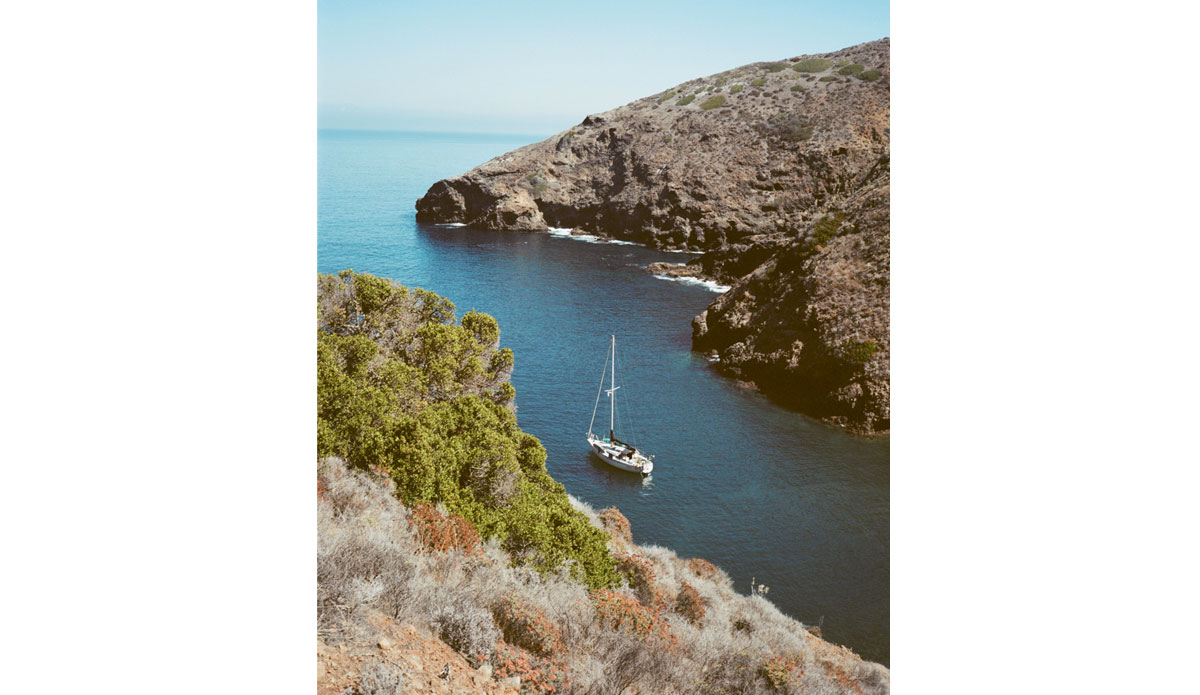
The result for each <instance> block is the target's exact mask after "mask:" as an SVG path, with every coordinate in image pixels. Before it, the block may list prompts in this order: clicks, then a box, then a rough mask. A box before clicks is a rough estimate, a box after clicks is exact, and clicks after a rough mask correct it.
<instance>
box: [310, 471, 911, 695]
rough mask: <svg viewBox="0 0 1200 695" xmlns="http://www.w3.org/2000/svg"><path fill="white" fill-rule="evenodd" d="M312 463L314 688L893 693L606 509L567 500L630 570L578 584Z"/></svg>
mask: <svg viewBox="0 0 1200 695" xmlns="http://www.w3.org/2000/svg"><path fill="white" fill-rule="evenodd" d="M317 475H318V483H317V497H318V500H317V502H318V516H317V519H318V523H317V530H318V546H317V580H318V590H317V597H318V604H317V612H318V636H319V639H318V643H317V652H318V655H317V656H318V670H317V677H318V692H319V693H342V694H345V693H350V694H351V695H353V694H355V693H359V694H362V695H383V694H386V695H396V694H398V693H430V692H433V693H478V692H482V693H512V694H513V695H515V694H516V693H517V692H518V691H519V692H521V693H585V694H594V695H608V694H611V695H618V694H626V695H633V694H634V693H641V694H643V695H649V694H651V693H654V694H656V695H670V694H678V695H685V694H686V695H691V694H692V693H700V692H704V693H713V694H714V695H715V694H719V693H729V694H733V693H742V694H752V693H759V694H762V695H766V694H767V693H806V694H810V695H851V694H854V695H874V694H882V693H887V692H888V690H889V687H890V685H889V684H890V680H891V677H890V674H889V672H888V670H887V669H886V668H884V667H883V666H880V665H879V664H874V663H870V662H866V661H863V660H862V659H860V658H859V657H858V656H856V655H855V654H854V653H853V652H851V651H850V650H848V649H846V648H844V647H839V646H836V645H833V644H830V643H828V642H825V641H823V640H821V639H820V638H818V637H817V636H815V635H813V634H812V633H810V632H809V631H808V630H806V629H805V628H804V626H803V625H801V624H800V623H799V622H797V621H795V620H793V619H791V618H789V617H787V616H785V615H783V614H782V613H780V612H779V610H778V609H776V608H775V606H774V605H772V604H771V603H770V602H769V601H768V600H767V599H766V598H765V597H763V596H759V595H756V596H743V595H741V594H738V593H737V592H735V591H734V590H733V587H732V583H731V582H730V580H729V577H728V576H727V575H726V574H725V573H724V572H722V571H721V570H720V569H719V568H717V567H716V566H714V565H712V564H711V563H708V562H706V561H704V560H700V559H697V558H693V559H690V560H684V559H681V558H679V557H677V556H676V555H675V553H673V552H671V551H670V550H667V549H665V548H659V547H655V546H639V545H636V544H635V543H634V542H633V539H632V535H631V532H630V529H629V524H628V521H626V520H625V518H624V516H622V515H621V514H620V512H618V511H616V510H615V509H608V510H604V511H603V512H600V513H599V514H597V513H596V512H594V511H593V510H591V509H590V508H589V507H587V506H586V505H584V504H582V503H579V502H578V501H573V504H574V505H575V506H576V508H577V509H580V510H581V511H582V512H583V513H584V514H586V515H587V516H588V518H589V519H590V521H591V523H592V524H593V525H595V526H596V527H598V528H601V529H604V530H605V531H607V532H608V533H609V537H610V541H609V547H610V550H611V552H613V554H614V556H615V557H617V558H618V560H619V562H620V563H621V564H622V565H623V566H625V567H626V568H627V570H628V575H629V576H630V577H631V578H632V579H630V580H628V581H625V582H623V583H622V585H621V586H620V587H618V588H616V589H612V590H610V589H602V590H596V591H592V592H589V591H588V590H587V589H585V588H584V586H583V585H582V584H580V583H579V582H578V581H575V580H573V579H571V578H570V577H569V576H568V573H567V572H565V571H564V572H562V573H558V574H553V573H552V574H539V573H538V572H537V571H535V570H533V569H532V568H529V567H517V566H513V564H512V558H511V557H510V556H509V555H508V554H507V553H506V552H505V551H504V550H502V549H501V548H500V546H499V544H498V543H495V542H491V543H485V544H483V545H479V543H478V537H477V536H475V537H474V540H473V542H465V543H458V542H451V543H448V544H447V543H444V542H443V541H446V540H447V539H448V538H449V536H446V535H444V534H442V533H441V532H442V531H445V530H447V529H449V528H453V526H454V525H453V524H452V523H451V524H450V525H448V526H445V527H436V528H435V527H430V526H429V525H428V524H424V523H423V522H421V521H418V520H417V518H418V517H420V515H419V514H418V513H417V512H416V510H415V509H414V508H409V507H406V506H405V505H404V504H402V503H401V502H400V501H399V500H398V499H397V498H396V497H395V495H394V494H393V489H392V482H391V480H390V479H388V478H386V477H383V476H379V475H374V474H371V473H367V472H362V471H356V470H352V469H350V468H348V467H347V466H346V465H345V464H344V463H343V462H342V461H340V460H338V459H326V460H324V461H322V462H321V463H320V464H319V467H318V472H317ZM423 518H425V519H428V518H429V517H423ZM431 530H432V531H435V532H434V533H430V532H431ZM459 540H461V539H459ZM447 546H448V547H447Z"/></svg>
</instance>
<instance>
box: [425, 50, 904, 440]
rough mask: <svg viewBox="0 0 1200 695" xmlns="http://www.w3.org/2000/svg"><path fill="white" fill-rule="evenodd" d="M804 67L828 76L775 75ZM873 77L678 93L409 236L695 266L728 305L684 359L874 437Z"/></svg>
mask: <svg viewBox="0 0 1200 695" xmlns="http://www.w3.org/2000/svg"><path fill="white" fill-rule="evenodd" d="M810 58H823V59H825V60H827V61H828V62H829V65H828V67H823V66H816V67H817V68H820V69H819V70H818V71H817V72H800V71H798V70H795V69H793V68H795V67H806V63H807V62H809V61H808V59H810ZM839 64H840V65H839ZM856 66H857V67H856ZM889 74H890V66H889V42H888V40H887V39H883V40H880V41H875V42H871V43H867V44H862V45H860V46H854V47H851V48H847V49H843V50H841V51H837V52H835V53H829V54H823V55H820V56H804V57H800V58H793V59H789V60H785V61H780V62H778V63H755V64H752V65H746V66H743V67H740V68H736V69H733V70H729V71H726V72H724V73H720V74H717V75H711V76H709V77H705V78H701V79H697V80H692V81H690V82H687V83H684V84H681V85H678V86H677V87H675V88H673V89H671V90H667V91H666V92H663V93H660V94H657V95H654V96H651V97H647V98H645V99H640V100H638V101H635V102H632V103H630V104H626V105H625V106H622V107H619V108H616V109H613V110H611V111H607V112H604V113H601V114H594V115H590V116H588V117H587V118H585V119H584V120H583V122H582V123H580V124H579V125H578V126H576V127H574V128H571V129H570V130H567V131H565V132H563V133H559V134H558V135H555V136H554V137H551V138H549V139H547V140H544V141H542V142H539V143H535V144H533V145H528V146H526V147H522V148H520V149H517V150H514V151H513V152H509V153H508V154H505V155H502V156H500V157H497V158H495V159H493V160H491V161H489V162H486V163H484V164H482V165H480V166H478V167H476V168H475V169H472V170H471V171H468V172H467V173H465V174H463V175H461V176H457V177H454V178H451V179H446V180H443V181H439V182H437V183H436V184H434V185H433V187H431V188H430V189H429V191H428V193H426V195H425V196H424V197H423V198H421V199H420V200H418V201H417V219H418V221H423V222H461V223H466V224H468V225H470V226H474V227H481V228H487V229H519V230H541V229H545V228H546V227H548V226H551V227H574V228H580V229H582V230H584V231H586V232H588V233H591V234H597V235H602V236H608V237H613V238H618V239H627V240H632V241H638V242H642V243H645V244H647V245H650V246H654V247H659V248H676V249H689V250H695V251H702V252H705V253H704V255H703V256H702V257H701V258H700V259H699V263H698V264H699V266H700V270H699V271H696V270H695V269H693V268H692V267H691V266H689V269H688V270H687V271H686V272H687V273H688V274H689V275H690V274H693V273H697V274H700V275H702V276H704V277H708V278H711V279H714V280H717V281H718V282H721V283H723V284H731V285H733V289H732V290H730V292H728V293H726V294H725V295H723V296H722V297H720V298H718V299H717V301H715V302H713V304H712V306H710V307H709V308H708V310H707V311H706V312H704V313H703V314H701V315H700V316H698V317H696V319H695V321H694V322H693V345H694V347H695V348H696V349H699V350H704V351H707V352H715V353H716V354H718V355H719V356H720V358H721V359H720V362H719V369H720V370H721V371H722V372H724V373H726V374H728V375H730V376H734V377H736V378H739V379H742V380H745V381H753V382H755V383H756V384H757V385H758V386H759V387H760V388H762V389H763V390H764V391H767V392H769V393H771V394H772V395H774V396H775V397H777V398H779V399H780V400H782V401H784V402H786V403H788V404H791V405H794V406H796V407H799V408H801V409H803V410H805V411H807V412H810V413H812V414H813V415H817V416H819V417H822V418H825V419H828V420H831V421H834V422H837V423H840V424H842V425H844V426H846V427H847V428H848V429H851V430H854V431H857V432H864V433H872V432H881V431H885V430H887V428H888V423H889V420H890V411H889V409H888V405H887V404H888V395H889V388H888V364H889V359H888V337H887V336H888V295H889V281H888V259H889V251H888V248H889V239H888V205H889V198H888V182H889V177H890V173H889V140H890V137H889V117H890V107H889ZM864 78H865V79H864ZM831 230H832V231H831ZM660 270H661V269H660ZM677 272H683V271H677Z"/></svg>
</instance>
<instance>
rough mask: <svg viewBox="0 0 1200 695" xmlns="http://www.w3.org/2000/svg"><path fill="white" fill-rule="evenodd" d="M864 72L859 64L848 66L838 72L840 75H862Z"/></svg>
mask: <svg viewBox="0 0 1200 695" xmlns="http://www.w3.org/2000/svg"><path fill="white" fill-rule="evenodd" d="M862 71H863V66H862V65H859V64H858V63H851V64H850V65H847V66H846V67H844V68H842V69H841V70H838V74H839V75H857V74H858V73H860V72H862Z"/></svg>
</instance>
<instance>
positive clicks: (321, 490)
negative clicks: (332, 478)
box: [317, 476, 329, 500]
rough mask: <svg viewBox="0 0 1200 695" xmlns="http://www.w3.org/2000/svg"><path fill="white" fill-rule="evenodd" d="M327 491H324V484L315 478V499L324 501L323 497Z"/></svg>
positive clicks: (318, 477) (318, 478) (319, 478)
mask: <svg viewBox="0 0 1200 695" xmlns="http://www.w3.org/2000/svg"><path fill="white" fill-rule="evenodd" d="M328 492H329V491H328V490H326V489H325V483H323V482H321V477H320V476H317V499H319V500H321V499H325V495H326V494H327V493H328Z"/></svg>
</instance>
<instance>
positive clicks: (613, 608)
mask: <svg viewBox="0 0 1200 695" xmlns="http://www.w3.org/2000/svg"><path fill="white" fill-rule="evenodd" d="M592 602H593V604H594V605H595V607H596V619H597V620H598V621H599V622H600V624H601V625H604V626H605V627H609V628H612V629H613V630H618V631H620V632H624V633H626V634H629V635H632V636H634V637H637V638H638V639H640V640H642V641H643V642H647V643H657V644H660V645H662V646H664V647H666V648H667V649H678V648H679V646H680V642H679V637H678V636H676V635H675V633H673V632H672V631H671V628H670V626H668V625H667V622H666V621H665V620H663V619H662V617H661V616H659V615H658V614H656V613H655V612H654V611H653V610H651V609H649V608H647V607H645V606H643V605H642V604H641V603H639V602H638V600H637V599H635V598H634V597H632V596H630V595H628V594H621V593H618V592H616V591H610V590H608V589H601V590H600V591H597V592H595V593H594V594H593V595H592Z"/></svg>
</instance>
